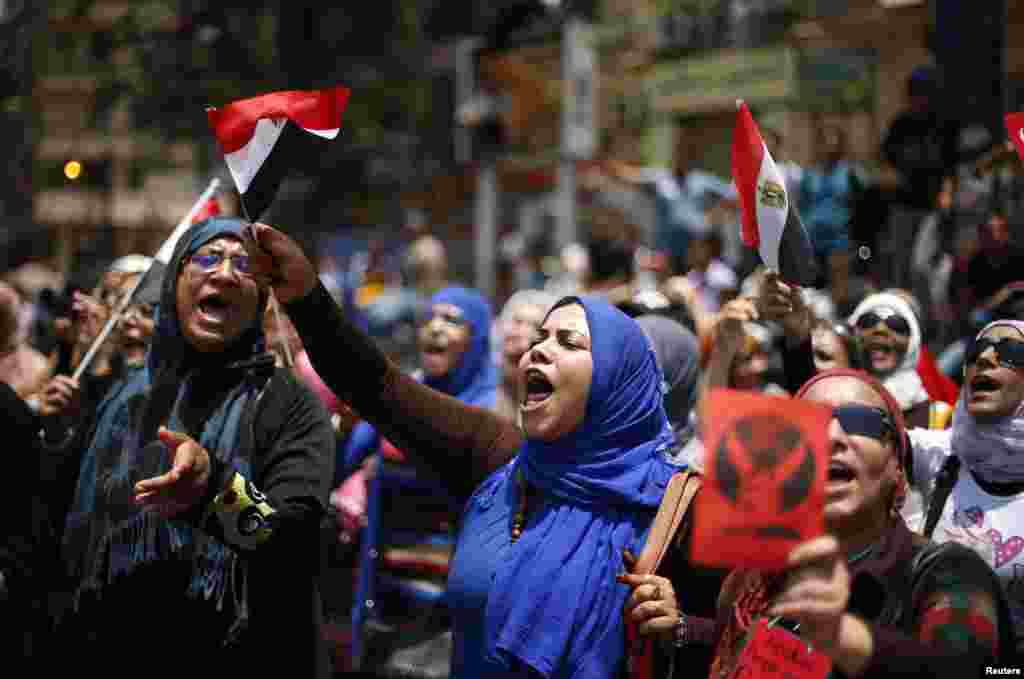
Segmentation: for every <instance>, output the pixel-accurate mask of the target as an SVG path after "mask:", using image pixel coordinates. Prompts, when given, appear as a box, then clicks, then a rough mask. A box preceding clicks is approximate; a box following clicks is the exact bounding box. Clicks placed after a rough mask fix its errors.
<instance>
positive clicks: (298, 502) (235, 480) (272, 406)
mask: <svg viewBox="0 0 1024 679" xmlns="http://www.w3.org/2000/svg"><path fill="white" fill-rule="evenodd" d="M244 436H245V434H244V433H243V437H244ZM252 446H253V462H252V471H251V477H249V478H247V477H246V476H245V475H243V474H242V472H241V471H239V470H238V469H236V468H235V467H234V466H232V465H230V464H225V463H224V462H221V461H220V460H213V461H212V470H211V478H210V487H211V494H212V493H216V494H215V495H214V496H213V497H212V498H210V501H209V502H207V503H205V504H203V505H202V506H201V509H202V510H203V512H202V515H201V517H200V518H199V521H200V522H201V523H202V525H203V528H204V529H206V530H207V531H208V532H209V533H211V534H212V535H214V536H216V537H217V538H219V539H220V540H222V541H223V542H224V543H225V544H227V545H229V546H230V547H232V548H234V549H236V550H237V551H239V552H240V553H242V554H245V555H247V556H248V557H249V558H264V557H265V556H269V555H272V554H276V555H278V556H281V557H286V558H293V559H297V558H299V557H298V555H299V554H311V555H312V554H315V552H316V550H317V549H318V548H319V547H318V543H317V536H318V530H319V525H320V520H321V519H322V518H323V516H324V515H325V513H326V509H327V495H328V493H329V492H330V483H331V480H332V479H333V477H334V452H335V451H334V448H335V440H334V430H333V428H332V427H331V423H330V419H329V418H328V415H327V411H326V410H325V409H324V407H323V405H321V403H320V402H319V400H317V398H316V396H315V395H313V394H312V393H311V392H310V391H309V390H308V389H306V388H305V387H304V386H303V385H301V384H299V383H298V382H297V381H296V380H295V378H293V377H291V376H284V375H283V373H278V374H277V375H275V376H274V377H272V378H271V380H270V381H269V382H268V385H267V388H266V390H265V392H264V395H263V398H262V400H261V402H260V403H259V405H258V406H257V411H256V413H255V421H254V426H253V440H252Z"/></svg>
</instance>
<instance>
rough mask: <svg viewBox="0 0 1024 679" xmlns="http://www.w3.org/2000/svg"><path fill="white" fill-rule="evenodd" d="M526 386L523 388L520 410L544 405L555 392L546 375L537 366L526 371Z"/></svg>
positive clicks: (524, 410)
mask: <svg viewBox="0 0 1024 679" xmlns="http://www.w3.org/2000/svg"><path fill="white" fill-rule="evenodd" d="M524 377H525V379H526V388H525V389H523V404H522V408H521V409H522V411H523V412H527V411H531V410H535V409H537V408H539V407H541V406H543V405H544V403H545V402H546V401H547V400H548V399H549V398H551V395H552V394H554V393H555V388H554V386H553V385H552V384H551V381H550V380H549V379H548V378H547V376H546V375H545V374H544V373H543V372H541V371H540V370H538V369H537V368H530V369H528V370H527V371H526V374H525V376H524Z"/></svg>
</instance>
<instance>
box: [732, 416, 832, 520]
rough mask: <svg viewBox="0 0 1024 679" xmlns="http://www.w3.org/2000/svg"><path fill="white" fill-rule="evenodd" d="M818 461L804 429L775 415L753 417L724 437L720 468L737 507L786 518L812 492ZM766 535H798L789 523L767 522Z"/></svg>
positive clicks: (763, 514)
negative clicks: (785, 524) (768, 523)
mask: <svg viewBox="0 0 1024 679" xmlns="http://www.w3.org/2000/svg"><path fill="white" fill-rule="evenodd" d="M816 471H817V463H816V461H815V459H814V451H813V450H812V449H811V446H810V445H809V444H808V443H807V440H806V438H805V437H804V435H803V432H802V431H801V430H800V428H799V427H797V426H796V425H794V424H792V423H791V422H789V421H787V420H785V419H784V418H782V417H779V416H776V415H768V414H764V415H750V416H748V417H743V418H740V419H738V420H736V422H735V423H734V424H733V425H732V427H731V429H730V430H727V431H726V432H725V434H724V435H723V436H722V440H721V442H720V443H719V446H718V451H717V455H716V466H715V472H716V475H717V477H718V484H719V488H720V490H721V492H722V494H723V495H724V496H725V498H726V499H727V500H729V502H731V503H732V504H733V505H735V506H736V507H737V508H738V509H740V510H742V511H744V512H749V513H751V514H756V515H762V516H770V517H777V518H781V517H782V515H784V514H787V513H789V512H791V511H793V510H794V509H796V508H798V507H800V506H801V505H802V504H803V503H804V502H805V501H806V500H807V499H808V498H809V497H810V494H811V488H812V486H813V485H814V478H815V475H816ZM758 532H759V533H761V534H764V535H766V536H779V537H799V535H797V534H796V531H795V530H794V529H793V528H791V527H789V526H784V525H771V526H764V527H762V528H760V529H758Z"/></svg>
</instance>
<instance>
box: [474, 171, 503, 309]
mask: <svg viewBox="0 0 1024 679" xmlns="http://www.w3.org/2000/svg"><path fill="white" fill-rule="evenodd" d="M473 216H474V220H473V221H474V222H475V224H476V242H475V244H474V245H475V249H476V252H475V253H474V254H475V256H476V257H475V258H476V288H477V290H479V291H480V292H481V293H482V294H483V295H484V296H485V297H487V298H488V299H490V300H493V299H494V295H495V292H496V290H495V287H496V285H495V283H496V278H497V271H496V267H495V250H496V249H497V246H498V170H497V165H496V164H495V160H494V158H491V157H485V158H484V159H483V160H481V162H480V169H479V171H478V173H477V178H476V204H475V206H474V215H473Z"/></svg>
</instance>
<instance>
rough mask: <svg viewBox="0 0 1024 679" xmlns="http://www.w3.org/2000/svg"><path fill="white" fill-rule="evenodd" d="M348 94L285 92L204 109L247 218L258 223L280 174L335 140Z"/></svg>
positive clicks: (345, 90) (343, 91) (334, 91)
mask: <svg viewBox="0 0 1024 679" xmlns="http://www.w3.org/2000/svg"><path fill="white" fill-rule="evenodd" d="M349 94H350V91H349V89H348V88H346V87H340V86H338V87H334V88H331V89H326V90H314V91H300V90H290V91H286V92H273V93H271V94H265V95H263V96H260V97H253V98H252V99H241V100H239V101H235V102H232V103H230V104H228V105H227V106H224V107H221V108H210V109H207V110H206V115H207V117H208V118H209V120H210V126H211V127H212V128H213V133H214V134H215V135H216V137H217V142H218V143H219V144H220V148H221V150H222V151H223V152H224V160H225V161H227V164H228V169H229V170H230V171H231V176H232V177H233V178H234V180H235V186H236V187H237V188H238V193H239V194H241V197H242V210H243V212H244V213H245V216H246V218H247V219H249V220H250V221H255V220H258V219H259V218H260V216H261V215H262V214H263V212H264V211H265V210H266V209H267V207H269V206H270V204H271V202H273V200H274V195H275V194H276V193H277V188H278V186H280V184H281V180H282V179H284V177H285V175H286V174H288V172H289V171H290V170H292V169H293V168H295V167H297V166H299V165H301V164H303V161H304V160H305V159H307V158H309V157H311V155H314V156H315V154H317V152H318V151H319V150H321V149H319V148H318V147H319V146H320V145H322V144H324V143H326V142H327V141H328V140H331V139H334V138H335V137H336V136H338V131H339V130H340V129H341V115H342V113H344V111H345V106H346V105H347V104H348V97H349Z"/></svg>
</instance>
